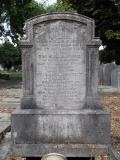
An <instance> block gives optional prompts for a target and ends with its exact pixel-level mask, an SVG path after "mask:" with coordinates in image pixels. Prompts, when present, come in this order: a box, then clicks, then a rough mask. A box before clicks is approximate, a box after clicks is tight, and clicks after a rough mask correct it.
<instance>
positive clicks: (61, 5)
mask: <svg viewBox="0 0 120 160" xmlns="http://www.w3.org/2000/svg"><path fill="white" fill-rule="evenodd" d="M45 11H46V13H51V12H64V11H69V12H73V11H74V9H73V8H72V5H71V4H69V3H68V2H62V1H61V0H59V1H57V3H55V4H53V5H49V6H46V7H45Z"/></svg>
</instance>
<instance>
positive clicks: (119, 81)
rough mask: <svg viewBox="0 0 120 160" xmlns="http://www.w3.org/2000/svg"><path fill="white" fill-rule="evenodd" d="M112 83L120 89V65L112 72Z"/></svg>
mask: <svg viewBox="0 0 120 160" xmlns="http://www.w3.org/2000/svg"><path fill="white" fill-rule="evenodd" d="M111 85H112V87H115V88H117V89H118V90H119V91H120V66H118V67H117V68H116V69H114V70H113V71H112V73H111Z"/></svg>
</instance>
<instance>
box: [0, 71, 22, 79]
mask: <svg viewBox="0 0 120 160" xmlns="http://www.w3.org/2000/svg"><path fill="white" fill-rule="evenodd" d="M1 74H4V75H9V79H10V80H19V79H22V72H20V71H19V72H2V73H1Z"/></svg>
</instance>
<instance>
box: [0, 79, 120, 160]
mask: <svg viewBox="0 0 120 160" xmlns="http://www.w3.org/2000/svg"><path fill="white" fill-rule="evenodd" d="M21 86H22V82H21V80H18V79H12V80H0V126H1V128H2V129H1V128H0V129H1V132H2V133H1V134H0V143H1V144H0V157H3V159H2V160H4V159H5V158H4V157H5V156H8V150H9V146H10V115H11V113H12V112H13V111H14V110H15V108H16V107H19V105H20V96H21V94H22V91H21ZM99 95H100V99H101V102H102V104H103V106H105V108H106V109H107V110H108V111H109V112H111V113H112V121H111V123H112V124H111V126H112V144H113V147H114V148H115V149H116V150H117V151H118V152H119V153H120V93H100V94H99ZM5 122H6V123H5ZM1 154H2V155H1Z"/></svg>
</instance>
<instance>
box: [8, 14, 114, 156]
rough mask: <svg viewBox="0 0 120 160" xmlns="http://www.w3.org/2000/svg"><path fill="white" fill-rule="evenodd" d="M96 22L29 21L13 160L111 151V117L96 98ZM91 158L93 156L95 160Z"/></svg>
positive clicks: (66, 18)
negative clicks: (56, 154) (58, 154)
mask: <svg viewBox="0 0 120 160" xmlns="http://www.w3.org/2000/svg"><path fill="white" fill-rule="evenodd" d="M94 27H95V26H94V20H93V19H91V18H88V17H85V16H82V15H78V14H71V13H53V14H46V15H42V16H37V17H34V18H31V19H29V20H27V21H26V24H25V30H26V39H22V40H21V41H20V47H21V52H22V63H23V65H22V66H23V98H22V100H21V107H20V109H17V110H16V111H15V112H14V113H13V114H12V125H11V128H12V150H11V151H12V155H13V156H21V157H41V156H43V155H44V154H48V153H50V152H55V153H60V154H63V155H65V156H67V157H91V156H92V157H94V156H96V155H101V154H104V153H106V152H107V151H108V147H109V145H110V143H111V142H110V114H109V113H107V112H106V111H104V110H103V108H102V106H101V104H100V103H99V98H98V96H97V81H98V79H97V77H98V76H97V73H98V47H99V46H100V45H101V41H100V40H99V38H95V37H94ZM91 154H92V155H91Z"/></svg>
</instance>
